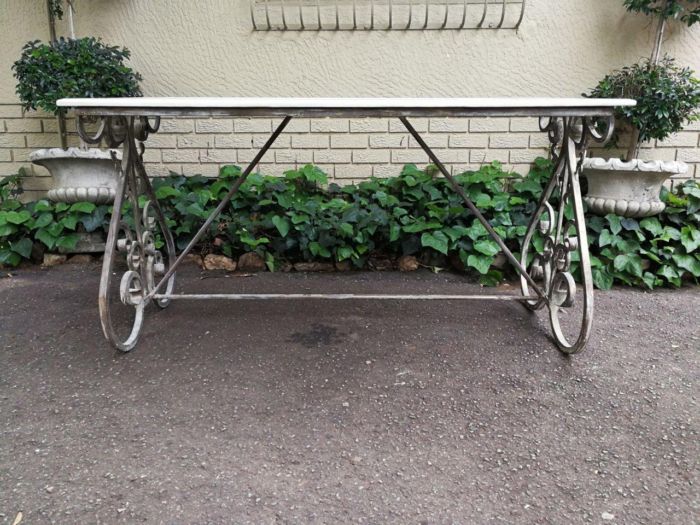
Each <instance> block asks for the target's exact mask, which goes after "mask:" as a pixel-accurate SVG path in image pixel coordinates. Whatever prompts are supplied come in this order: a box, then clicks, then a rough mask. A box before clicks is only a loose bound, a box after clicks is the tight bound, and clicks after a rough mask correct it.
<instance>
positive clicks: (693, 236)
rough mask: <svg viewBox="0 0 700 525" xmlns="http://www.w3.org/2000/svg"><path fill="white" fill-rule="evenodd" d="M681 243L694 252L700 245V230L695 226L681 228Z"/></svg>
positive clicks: (690, 251) (686, 249) (688, 250)
mask: <svg viewBox="0 0 700 525" xmlns="http://www.w3.org/2000/svg"><path fill="white" fill-rule="evenodd" d="M681 244H682V245H683V247H684V248H685V251H687V252H688V253H693V252H694V251H695V250H696V249H697V248H698V246H700V230H698V229H697V228H695V227H694V226H691V225H688V226H683V228H682V229H681Z"/></svg>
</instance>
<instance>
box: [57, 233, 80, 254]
mask: <svg viewBox="0 0 700 525" xmlns="http://www.w3.org/2000/svg"><path fill="white" fill-rule="evenodd" d="M79 240H80V236H79V235H78V234H77V233H69V234H68V235H64V236H63V237H60V238H58V239H57V240H56V247H57V248H63V249H65V250H68V251H70V250H73V249H75V246H76V245H77V244H78V241H79Z"/></svg>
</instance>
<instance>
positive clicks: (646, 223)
mask: <svg viewBox="0 0 700 525" xmlns="http://www.w3.org/2000/svg"><path fill="white" fill-rule="evenodd" d="M639 225H640V226H641V227H642V228H643V229H645V230H646V231H648V232H649V233H651V234H652V235H653V236H654V237H658V236H659V235H661V233H662V232H663V231H664V227H663V226H662V225H661V223H660V222H659V219H657V218H656V217H647V218H646V219H643V220H642V221H641V222H640V223H639Z"/></svg>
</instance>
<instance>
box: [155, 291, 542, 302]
mask: <svg viewBox="0 0 700 525" xmlns="http://www.w3.org/2000/svg"><path fill="white" fill-rule="evenodd" d="M153 297H154V299H170V300H176V299H178V300H179V299H190V300H198V301H203V300H208V299H218V300H228V301H243V300H262V299H273V300H280V299H284V300H293V301H296V300H300V299H313V300H318V299H328V300H332V301H483V300H488V301H519V302H526V301H532V300H536V299H537V297H536V296H527V297H524V296H522V295H486V294H484V295H457V294H455V295H451V294H450V295H406V294H401V295H396V294H394V295H392V294H351V293H337V294H328V293H326V294H319V293H300V294H284V293H247V294H245V293H244V294H197V293H193V294H171V295H166V294H155V295H154V296H153Z"/></svg>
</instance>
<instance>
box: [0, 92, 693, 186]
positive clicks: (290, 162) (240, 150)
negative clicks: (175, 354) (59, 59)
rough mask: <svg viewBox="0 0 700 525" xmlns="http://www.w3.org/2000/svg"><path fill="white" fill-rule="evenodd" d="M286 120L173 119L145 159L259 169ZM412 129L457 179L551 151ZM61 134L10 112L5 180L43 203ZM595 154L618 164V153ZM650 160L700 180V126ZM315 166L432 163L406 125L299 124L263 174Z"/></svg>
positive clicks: (158, 166) (451, 126) (513, 137)
mask: <svg viewBox="0 0 700 525" xmlns="http://www.w3.org/2000/svg"><path fill="white" fill-rule="evenodd" d="M279 122H280V119H261V118H235V119H225V118H214V119H189V118H185V119H172V118H168V119H163V121H162V122H161V128H160V131H159V132H158V133H156V134H153V135H151V137H149V140H148V141H147V142H146V151H145V154H144V160H145V162H146V164H147V168H148V171H149V173H150V174H151V175H152V176H165V175H167V174H168V173H170V172H171V171H174V172H176V173H182V174H185V175H194V174H203V175H206V176H215V175H216V174H217V173H218V171H219V169H220V168H221V167H222V166H224V165H226V164H238V165H245V164H246V163H248V162H250V161H251V160H252V159H253V157H254V156H255V154H256V153H257V151H258V149H259V148H260V147H261V146H262V145H263V144H264V143H265V141H266V140H267V139H268V138H269V135H270V133H271V132H272V130H273V129H274V127H275V126H276V125H277V124H279ZM411 123H412V124H413V125H414V127H415V128H416V129H417V130H418V131H419V132H421V133H422V134H423V137H424V139H425V140H426V142H427V143H428V144H429V145H430V146H431V147H432V148H434V150H435V151H436V153H437V154H438V156H439V157H440V159H441V160H442V161H443V162H444V163H445V165H446V166H447V167H448V169H450V170H452V171H453V172H460V171H464V170H468V169H478V167H479V166H480V165H483V164H484V163H488V162H492V161H494V160H497V161H499V162H501V163H503V164H504V165H505V167H506V168H507V169H513V170H515V171H516V172H518V173H526V172H527V170H528V169H529V166H530V164H531V163H532V162H533V161H534V159H536V158H537V157H540V156H547V155H548V151H549V141H548V140H547V136H546V134H544V133H542V132H540V131H539V124H538V119H536V118H511V119H506V118H498V119H497V118H494V119H459V118H439V119H427V118H415V119H411ZM74 129H75V123H74V122H73V121H71V120H69V122H68V130H69V143H70V144H71V145H78V143H79V142H78V139H77V136H76V134H75V133H74V132H73V130H74ZM56 132H57V126H56V120H55V119H54V118H53V117H52V116H51V115H46V114H43V113H36V112H31V113H27V114H26V115H25V114H23V112H22V111H21V109H20V107H19V105H16V104H9V105H0V176H4V175H9V174H12V173H16V172H17V170H18V169H19V168H20V167H26V168H27V169H28V173H29V174H30V176H31V177H30V179H29V180H28V181H27V185H26V186H27V188H30V192H29V193H30V194H31V195H32V196H40V195H41V192H42V191H44V190H45V189H46V188H47V187H49V184H50V179H49V178H47V175H48V173H47V172H46V170H44V169H43V168H40V167H38V166H32V165H31V164H30V163H29V160H28V158H29V154H30V153H31V152H32V151H33V150H34V149H39V148H46V147H56V146H57V145H58V136H57V133H56ZM595 153H598V154H603V155H606V156H610V155H615V154H618V151H617V150H607V151H605V150H603V151H596V152H595ZM641 156H642V157H644V158H658V159H662V160H682V161H685V162H687V163H688V164H689V172H688V174H687V175H686V176H685V178H692V177H695V178H699V179H700V123H693V124H691V125H690V126H688V128H687V129H686V130H685V131H683V132H681V133H678V134H676V135H674V136H673V137H670V138H669V139H668V140H666V141H665V142H663V143H661V142H659V143H650V144H646V145H645V146H644V147H643V148H642V153H641ZM311 162H313V163H316V164H318V165H319V166H320V167H321V168H322V169H324V170H325V171H326V172H327V173H328V175H329V176H330V177H331V179H337V180H338V181H339V182H342V183H347V182H357V181H360V180H362V179H365V178H367V177H371V176H375V177H387V176H392V175H397V174H398V173H400V171H401V169H402V167H403V165H404V164H406V163H416V164H419V165H425V164H427V163H428V157H427V155H426V154H425V153H424V152H423V151H422V150H421V149H420V148H419V145H418V144H417V143H416V141H415V140H414V139H413V138H412V137H411V136H410V135H409V134H408V133H407V132H406V130H405V128H404V127H403V125H402V124H401V122H400V121H398V120H396V119H338V118H334V119H322V118H311V119H294V120H292V121H291V122H290V123H289V125H288V126H287V128H286V129H285V132H284V133H283V134H282V135H281V136H280V137H279V138H278V140H277V142H276V143H275V145H274V146H273V148H272V149H271V150H270V151H269V152H268V153H267V154H266V155H265V157H264V158H263V159H262V162H261V164H260V166H259V169H260V171H262V172H263V173H270V174H277V175H279V174H281V173H283V172H284V171H286V170H288V169H293V168H294V167H297V166H302V165H304V164H307V163H311Z"/></svg>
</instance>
